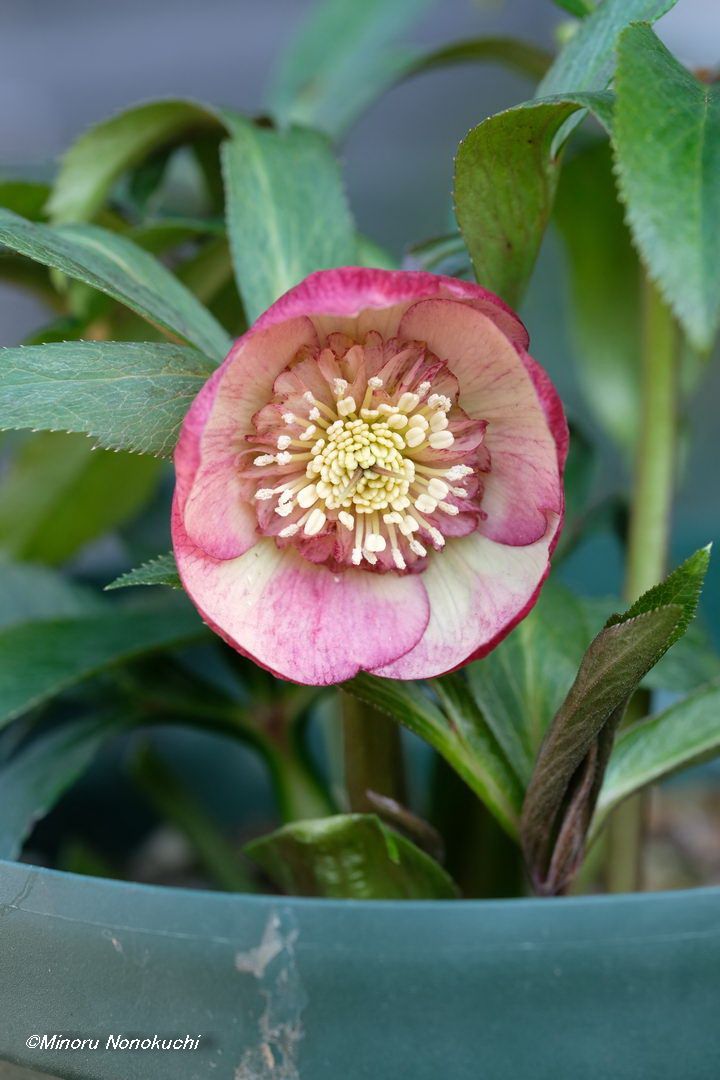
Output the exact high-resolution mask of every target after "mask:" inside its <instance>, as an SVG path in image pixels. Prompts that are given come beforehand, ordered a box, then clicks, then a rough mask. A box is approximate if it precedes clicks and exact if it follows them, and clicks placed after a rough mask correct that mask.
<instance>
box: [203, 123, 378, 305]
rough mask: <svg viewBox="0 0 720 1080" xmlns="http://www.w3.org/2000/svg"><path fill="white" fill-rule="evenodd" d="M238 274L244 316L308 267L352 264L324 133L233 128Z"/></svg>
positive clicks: (349, 224)
mask: <svg viewBox="0 0 720 1080" xmlns="http://www.w3.org/2000/svg"><path fill="white" fill-rule="evenodd" d="M223 163H224V175H225V192H226V200H227V219H228V230H229V234H230V244H231V249H232V253H233V260H234V263H235V276H236V278H237V282H238V287H239V289H240V293H241V294H242V298H243V303H244V305H245V311H246V313H247V317H248V320H249V321H250V322H253V321H254V320H255V319H256V318H257V316H258V315H260V314H261V312H263V311H264V310H265V309H266V308H268V307H269V306H270V304H272V303H273V301H275V300H277V298H278V297H279V296H281V295H282V293H284V292H286V291H287V289H289V288H290V287H291V286H293V285H296V284H297V283H298V282H299V281H301V280H302V279H303V278H304V277H305V276H306V275H307V274H309V273H311V272H312V271H313V270H323V269H327V268H329V267H333V266H344V265H348V264H352V263H354V262H355V261H356V258H357V243H356V240H355V228H354V225H353V221H352V217H351V215H350V211H349V209H348V205H347V201H346V198H345V193H344V191H343V186H342V180H341V178H340V170H339V168H338V164H337V162H336V160H335V158H334V157H333V155H332V152H331V150H330V147H329V145H328V143H327V141H326V140H325V138H324V137H323V136H322V135H320V134H319V133H318V132H315V131H309V130H304V129H301V128H292V129H290V130H289V131H284V132H280V131H275V130H272V129H271V128H258V127H254V126H253V125H252V124H249V123H248V124H243V125H240V126H238V130H237V131H236V133H235V135H234V137H233V138H232V139H231V140H230V141H228V142H227V143H225V145H224V147H223Z"/></svg>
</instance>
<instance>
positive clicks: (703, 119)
mask: <svg viewBox="0 0 720 1080" xmlns="http://www.w3.org/2000/svg"><path fill="white" fill-rule="evenodd" d="M616 86H617V94H618V97H617V124H616V129H615V147H616V153H617V171H618V177H619V181H620V188H621V191H622V196H623V200H624V202H625V204H626V206H627V215H628V221H629V223H630V227H631V229H632V232H633V236H634V238H635V242H636V244H637V246H638V248H639V250H640V252H641V254H642V256H643V259H644V260H645V262H646V264H647V266H648V270H649V273H650V275H651V277H652V278H653V279H654V280H655V281H656V282H657V283H658V286H659V288H660V290H661V292H662V293H663V295H664V297H665V299H666V300H667V302H668V304H669V305H670V307H671V308H672V310H673V311H674V312H675V313H676V315H677V317H678V319H679V320H680V322H681V323H682V325H683V328H684V330H685V333H686V334H687V336H688V338H689V339H690V341H691V342H692V344H693V345H694V346H695V347H696V348H697V349H700V350H702V351H708V350H709V349H710V347H711V346H712V343H713V341H714V338H715V335H716V333H717V329H718V324H720V251H719V250H718V245H717V243H716V240H715V238H716V235H717V232H718V229H720V87H718V86H717V85H709V84H707V83H704V82H700V81H699V80H698V79H696V78H695V76H694V75H692V74H691V73H690V72H689V71H686V70H685V68H684V67H682V66H681V65H680V64H679V63H678V62H677V60H675V58H674V57H673V56H672V55H671V53H669V52H668V50H667V49H666V48H665V46H664V45H663V44H662V43H661V42H660V41H659V40H658V39H657V38H656V36H655V35H654V34H653V32H652V30H651V29H650V28H649V27H648V26H631V27H630V28H629V29H627V30H626V31H625V33H624V34H623V35H622V37H621V38H620V43H619V47H618V70H617V75H616ZM648 132H652V136H653V137H652V140H649V139H648ZM651 143H652V145H651Z"/></svg>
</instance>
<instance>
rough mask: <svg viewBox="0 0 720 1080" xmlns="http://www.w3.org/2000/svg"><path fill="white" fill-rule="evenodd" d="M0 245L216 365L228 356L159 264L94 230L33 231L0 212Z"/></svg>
mask: <svg viewBox="0 0 720 1080" xmlns="http://www.w3.org/2000/svg"><path fill="white" fill-rule="evenodd" d="M0 243H3V244H5V245H6V247H9V248H10V249H11V250H13V251H17V252H18V253H19V254H21V255H26V256H27V257H28V258H30V259H34V260H35V261H36V262H39V263H43V264H44V265H45V266H51V267H53V269H55V270H61V271H62V272H63V273H65V274H67V275H68V276H69V277H71V278H75V279H77V280H78V281H83V282H85V283H86V284H87V285H92V287H93V288H94V289H99V290H100V291H101V292H104V293H107V294H108V296H111V297H112V298H113V299H114V300H119V301H120V303H122V304H126V305H127V307H129V308H132V310H133V311H136V312H137V313H138V314H139V315H142V316H143V317H144V318H146V319H148V320H149V321H150V322H151V323H154V324H156V325H158V326H161V327H163V328H164V329H165V330H169V331H170V332H171V333H172V334H175V335H177V336H178V337H180V338H182V339H183V340H185V341H188V342H190V344H192V345H196V346H197V347H198V348H199V349H200V350H201V351H202V352H204V353H206V354H207V355H208V356H211V357H214V358H215V359H217V360H220V359H222V358H223V357H224V356H225V354H226V353H227V352H228V350H229V348H230V345H231V341H230V338H229V337H228V335H227V334H226V332H225V331H224V330H223V328H222V327H221V326H220V324H219V323H218V322H216V320H215V319H214V318H213V316H212V315H211V314H210V312H209V311H208V310H207V309H206V308H204V307H203V305H202V304H201V303H200V301H199V300H197V299H196V298H195V296H193V294H192V293H191V292H190V291H189V290H188V289H186V288H185V286H184V285H182V284H181V283H180V282H179V281H178V280H177V278H176V277H174V276H173V275H172V274H171V273H170V271H169V270H168V269H166V267H165V266H163V264H162V263H161V262H158V260H157V259H155V258H154V257H153V256H152V255H150V254H149V253H148V252H147V251H143V250H142V248H140V247H138V246H137V245H136V244H134V243H133V242H132V240H129V239H128V238H127V237H126V236H118V235H117V234H116V233H112V232H109V231H108V230H107V229H102V228H100V227H99V226H97V225H66V226H62V227H59V228H51V227H50V226H48V225H38V224H34V223H33V222H31V221H26V220H25V218H22V217H19V216H18V215H17V214H13V213H11V212H10V211H9V210H0Z"/></svg>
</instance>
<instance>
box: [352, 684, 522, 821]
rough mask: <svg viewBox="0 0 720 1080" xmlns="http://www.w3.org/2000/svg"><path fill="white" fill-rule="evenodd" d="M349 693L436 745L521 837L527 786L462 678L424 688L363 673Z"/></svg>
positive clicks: (494, 811) (440, 752)
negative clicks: (522, 781) (521, 813)
mask: <svg viewBox="0 0 720 1080" xmlns="http://www.w3.org/2000/svg"><path fill="white" fill-rule="evenodd" d="M344 689H346V690H347V691H348V692H349V693H351V694H354V695H355V696H356V697H359V698H361V699H362V700H363V701H366V702H367V703H368V704H369V705H372V706H373V707H374V708H376V709H380V710H381V711H382V712H385V713H387V714H388V715H389V716H392V717H393V718H394V719H395V720H396V721H397V722H398V723H399V724H403V725H404V726H405V727H406V728H408V729H409V730H410V731H413V732H414V733H415V734H416V735H418V736H419V737H420V738H421V739H424V740H425V742H427V743H429V744H430V745H431V746H433V747H434V748H435V750H437V752H438V753H439V754H441V755H442V756H443V757H444V758H445V759H446V761H448V762H449V764H450V765H451V766H452V767H453V768H454V769H455V771H456V772H457V773H458V774H459V775H460V776H461V777H462V778H463V780H464V781H465V783H466V784H467V785H468V787H470V788H472V790H473V791H474V792H475V794H476V795H478V797H479V798H480V799H482V801H483V802H484V803H485V805H486V806H487V807H488V809H489V810H490V811H491V812H492V813H493V814H494V815H495V817H496V818H497V820H498V821H499V822H500V824H501V825H502V827H503V828H504V829H505V831H506V832H507V833H508V834H509V835H510V836H513V837H517V835H518V825H519V820H520V810H521V807H522V799H523V787H522V784H521V782H520V779H519V777H518V775H517V773H516V772H515V771H514V769H513V767H512V765H511V764H510V762H509V760H508V758H507V757H506V755H505V753H504V751H503V749H502V747H501V745H500V743H499V742H498V740H497V739H496V737H495V735H494V734H493V732H492V730H491V729H490V727H489V726H488V724H487V722H486V720H485V718H484V716H483V715H482V713H481V711H480V709H479V708H478V707H477V705H476V703H475V701H474V700H473V698H472V695H471V694H470V692H469V690H468V688H467V686H466V684H465V683H464V681H463V679H462V677H461V676H458V675H445V676H444V677H443V678H442V679H436V680H434V681H433V682H430V683H426V684H423V683H414V682H396V681H394V680H392V679H379V678H376V677H375V676H374V675H364V674H363V675H358V676H357V677H356V678H354V679H353V680H352V681H351V682H349V683H346V684H345V685H344Z"/></svg>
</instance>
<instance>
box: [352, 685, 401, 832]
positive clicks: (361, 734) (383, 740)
mask: <svg viewBox="0 0 720 1080" xmlns="http://www.w3.org/2000/svg"><path fill="white" fill-rule="evenodd" d="M340 693H341V698H342V718H343V758H344V765H345V789H346V792H347V798H348V803H349V807H350V809H351V810H352V811H353V812H355V813H361V814H366V813H374V812H375V811H376V807H375V805H374V804H373V802H372V800H370V799H369V798H368V794H367V793H368V791H374V792H377V794H378V795H385V796H387V798H390V799H394V800H395V801H396V802H398V803H405V801H406V791H405V770H404V762H403V752H402V744H401V736H400V728H399V727H398V725H397V724H396V723H395V722H394V721H393V720H391V719H390V718H389V717H388V716H385V714H384V713H381V712H378V711H377V710H376V709H373V708H371V707H370V706H369V705H366V704H364V703H363V702H362V701H360V700H359V699H358V698H355V697H352V696H351V695H350V694H346V693H345V692H344V691H341V692H340Z"/></svg>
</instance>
